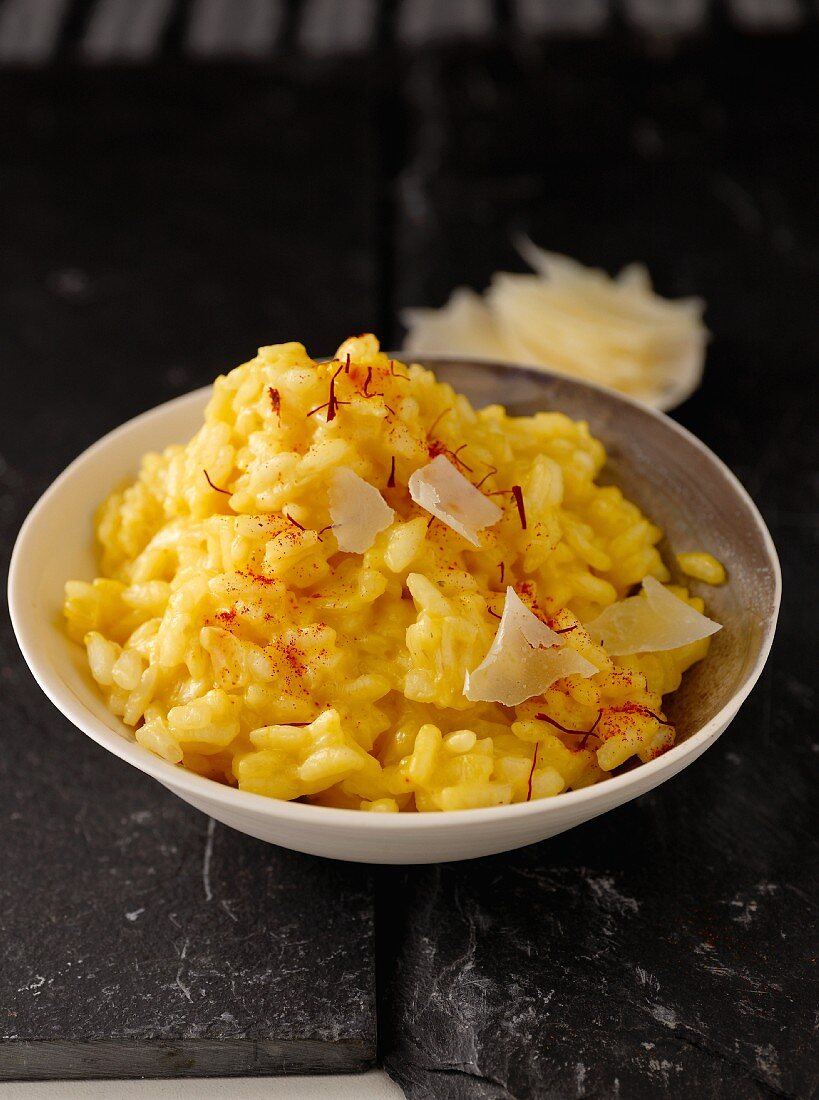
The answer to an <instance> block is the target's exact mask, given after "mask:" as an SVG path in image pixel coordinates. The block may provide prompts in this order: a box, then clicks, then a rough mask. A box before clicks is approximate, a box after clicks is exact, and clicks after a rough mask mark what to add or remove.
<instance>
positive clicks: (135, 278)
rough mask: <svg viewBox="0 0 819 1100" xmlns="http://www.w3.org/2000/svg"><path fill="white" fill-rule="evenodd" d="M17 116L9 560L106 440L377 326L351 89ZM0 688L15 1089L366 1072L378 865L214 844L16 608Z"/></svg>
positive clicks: (11, 219) (214, 95)
mask: <svg viewBox="0 0 819 1100" xmlns="http://www.w3.org/2000/svg"><path fill="white" fill-rule="evenodd" d="M0 97H1V98H2V99H3V101H4V103H5V104H6V105H9V104H13V105H14V107H15V110H13V111H6V112H4V113H3V121H2V123H0V127H2V130H1V131H0V149H2V155H0V217H2V222H3V228H2V239H3V248H2V250H0V287H2V293H0V333H2V337H0V339H2V344H3V350H2V359H3V366H2V371H3V381H4V383H6V385H5V386H4V397H3V405H2V409H0V425H1V428H0V455H2V458H0V524H2V528H1V529H2V555H3V566H4V568H5V565H6V564H7V557H8V552H9V550H10V544H11V541H12V538H13V536H14V534H15V532H16V529H17V527H18V526H19V524H20V522H21V521H22V518H23V515H24V513H25V511H26V509H27V508H28V507H29V506H30V504H31V503H33V501H34V499H35V497H36V495H38V493H39V492H40V491H42V489H44V488H45V486H46V485H47V483H48V482H49V481H50V480H51V479H52V478H53V477H54V476H55V475H56V474H57V473H58V472H59V470H60V469H61V467H62V466H63V465H64V464H65V463H66V462H67V461H68V460H69V459H70V458H72V457H73V456H74V455H75V454H76V453H78V452H79V451H80V450H81V449H82V448H83V447H85V446H86V445H88V444H89V443H91V442H92V441H93V440H94V439H95V438H96V437H97V436H99V435H100V434H101V433H103V432H104V431H106V430H108V429H109V428H112V427H114V426H115V425H116V424H117V423H118V422H120V421H122V420H123V419H125V418H127V417H128V416H131V415H134V414H135V413H137V412H139V411H140V410H142V409H144V408H148V407H150V406H151V405H154V404H156V403H157V402H159V401H162V400H166V399H167V398H169V397H171V396H173V395H175V394H176V393H179V392H182V391H184V390H187V389H190V388H192V387H193V386H195V385H198V384H202V383H204V382H205V381H208V380H210V379H211V378H212V377H213V375H214V374H216V373H217V372H218V371H219V370H221V369H224V368H225V367H229V366H232V365H233V364H234V363H235V362H238V361H240V360H241V359H242V358H243V357H244V358H246V357H249V356H250V355H252V354H253V353H254V351H255V348H256V346H257V345H258V344H260V343H265V342H270V341H271V340H274V339H293V338H299V339H303V340H304V341H306V342H309V343H310V344H311V345H312V346H313V348H314V349H315V350H317V351H321V352H323V351H325V350H328V349H331V348H333V347H334V346H335V342H336V341H337V340H338V339H340V338H341V336H343V335H344V334H345V331H346V327H347V326H348V325H349V326H352V327H353V328H358V329H361V328H365V327H368V326H371V325H372V324H374V321H375V317H374V314H375V311H376V309H377V302H376V297H375V293H374V285H375V274H374V272H375V266H374V260H373V257H374V255H375V249H374V247H373V240H374V228H375V224H376V221H375V217H374V214H373V210H374V209H375V206H376V204H375V203H374V202H373V189H374V186H375V178H376V176H375V168H374V159H373V155H372V153H371V150H372V148H373V142H372V141H371V140H370V139H369V138H368V125H369V123H368V115H369V106H368V102H367V100H366V98H365V97H363V96H359V95H357V94H355V92H351V93H350V95H349V96H348V97H347V99H346V101H345V105H344V106H343V107H341V106H340V105H338V104H335V105H333V106H332V110H331V114H332V121H333V122H334V123H336V124H338V125H337V126H336V125H333V126H330V125H329V121H330V118H329V117H328V111H327V106H326V103H327V99H326V95H325V93H324V91H323V90H322V89H321V88H320V87H315V88H314V87H312V86H309V87H306V88H305V89H304V90H303V91H302V92H301V93H299V95H298V97H297V95H296V90H295V89H294V88H293V87H292V86H291V85H290V84H287V83H282V82H277V81H276V80H275V79H272V78H270V77H269V76H265V77H264V78H263V79H262V78H260V77H259V76H258V75H257V76H255V77H254V75H253V74H251V73H248V72H238V71H237V72H232V71H224V72H213V71H209V72H207V73H205V72H201V73H199V74H198V75H194V74H189V76H188V77H186V76H185V74H180V75H175V74H173V73H171V72H168V73H163V72H159V71H158V72H156V73H152V74H150V76H149V75H147V74H144V73H142V74H136V73H134V74H131V73H125V72H124V73H109V74H89V73H80V72H71V71H68V72H60V71H55V72H48V73H41V74H32V75H28V76H23V75H20V74H17V75H12V74H4V75H3V76H2V77H0ZM297 104H298V109H297ZM313 132H321V133H322V134H323V135H324V138H323V153H322V159H324V158H326V161H327V165H326V167H323V168H322V166H321V165H320V164H319V162H318V159H317V157H316V151H315V148H314V146H313V140H312V137H311V136H310V135H311V134H312V133H313ZM347 158H349V161H350V163H351V164H352V165H353V168H352V169H349V167H348V169H347V170H342V166H343V165H344V164H345V162H346V160H347ZM333 165H335V166H336V167H333ZM328 246H329V247H328ZM3 588H4V590H5V585H4V586H3ZM0 675H2V691H1V692H0V731H1V732H0V737H2V752H0V822H2V824H1V825H0V945H2V958H3V965H2V967H0V1036H2V1040H0V1078H3V1077H20V1076H49V1077H65V1076H91V1075H114V1076H125V1075H142V1074H147V1075H165V1074H173V1075H186V1074H187V1075H202V1074H218V1075H225V1074H244V1073H260V1074H272V1073H281V1072H337V1071H353V1070H360V1069H362V1068H365V1067H367V1066H369V1065H371V1064H372V1062H373V1060H374V1057H375V990H374V945H373V894H372V880H371V876H370V873H369V872H368V871H367V869H365V868H359V867H354V866H345V865H343V864H331V863H327V862H324V861H321V860H318V859H312V858H309V857H306V856H300V855H297V854H292V853H288V852H285V851H283V850H280V849H276V848H272V847H270V846H266V845H264V844H261V843H259V842H256V841H254V840H251V839H250V838H247V837H243V836H241V835H239V834H237V833H233V832H231V831H229V830H227V829H225V828H223V827H222V826H218V825H214V823H213V822H211V823H210V824H209V823H208V819H207V818H205V817H204V816H202V815H201V814H199V813H197V812H196V811H195V810H193V809H190V808H189V807H187V806H185V805H184V804H183V803H182V802H181V801H179V800H178V799H176V798H175V797H173V796H172V795H170V794H169V793H166V792H165V791H163V790H162V788H161V787H160V786H159V785H157V784H155V783H153V782H152V781H150V780H149V779H147V778H146V777H144V776H141V775H139V774H138V773H137V772H135V771H133V770H132V769H129V768H128V767H127V766H126V765H124V764H123V763H121V762H120V761H117V760H115V759H114V758H113V757H110V756H109V755H107V754H106V753H104V752H103V751H102V750H101V749H99V748H97V747H96V746H94V745H92V744H91V742H89V741H88V740H87V739H86V738H84V737H83V736H82V735H81V734H80V733H79V732H77V731H76V730H74V729H73V728H72V727H71V726H70V725H69V724H68V723H67V722H66V721H65V720H63V719H62V718H61V717H60V716H59V715H58V714H57V712H56V711H55V710H54V709H53V708H52V707H51V705H50V704H49V703H48V702H47V700H46V699H45V697H43V696H42V695H41V694H40V693H39V691H38V690H37V688H36V686H35V685H34V683H33V681H32V680H31V678H30V676H29V674H28V672H27V671H26V669H25V667H24V665H23V663H22V660H21V658H20V656H19V654H18V652H17V649H16V645H15V643H14V641H13V638H12V636H11V630H10V627H9V625H8V621H7V617H6V616H3V617H2V619H0ZM0 1092H2V1089H1V1088H0Z"/></svg>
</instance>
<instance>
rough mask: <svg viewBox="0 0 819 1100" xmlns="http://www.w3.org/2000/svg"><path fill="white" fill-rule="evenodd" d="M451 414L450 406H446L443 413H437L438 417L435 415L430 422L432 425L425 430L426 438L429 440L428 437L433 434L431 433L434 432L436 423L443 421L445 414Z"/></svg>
mask: <svg viewBox="0 0 819 1100" xmlns="http://www.w3.org/2000/svg"><path fill="white" fill-rule="evenodd" d="M451 412H452V406H451V405H448V406H447V407H446V408H445V409H444V411H443V412H439V413H438V415H437V416H436V417H435V419H434V420H433V421H432V423H431V424H430V426H429V427H428V428H427V438H429V436H431V435H432V433H433V432H434V431H435V427H436V425H437V423H438V421H439V420H443V418H444V417H445V416H446V414H447V413H451Z"/></svg>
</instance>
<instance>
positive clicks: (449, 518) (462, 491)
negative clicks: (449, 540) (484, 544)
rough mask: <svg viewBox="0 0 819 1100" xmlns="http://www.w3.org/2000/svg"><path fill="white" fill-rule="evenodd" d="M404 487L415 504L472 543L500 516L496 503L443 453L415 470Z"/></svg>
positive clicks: (476, 541) (476, 544)
mask: <svg viewBox="0 0 819 1100" xmlns="http://www.w3.org/2000/svg"><path fill="white" fill-rule="evenodd" d="M407 487H408V489H409V494H410V496H411V497H412V499H413V500H414V501H415V503H416V504H420V505H421V507H422V508H423V509H424V510H425V511H427V512H429V513H430V514H431V515H433V516H435V518H436V519H439V520H440V521H441V522H442V523H445V524H446V525H447V527H451V528H452V530H453V531H457V532H458V534H459V535H463V537H464V538H465V539H466V541H467V542H470V543H472V545H473V546H477V547H480V545H481V542H480V539H479V538H478V532H479V531H481V530H482V529H483V528H484V527H491V526H492V524H493V523H497V522H498V520H499V519H500V518H501V516H502V515H503V512H502V510H501V509H500V508H499V507H498V506H497V504H495V502H494V501H492V500H489V498H488V497H485V496H484V495H483V493H482V492H481V491H480V489H476V488H475V486H474V485H473V484H472V482H471V481H468V480H467V479H466V478H465V477H464V476H463V474H461V473H459V472H458V470H456V469H455V467H454V466H453V465H452V463H451V462H450V461H449V459H448V458H445V457H444V455H438V456H437V458H433V460H432V462H430V463H429V464H428V465H427V466H422V467H421V469H420V470H416V471H415V473H414V474H412V476H411V477H410V479H409V481H408V483H407Z"/></svg>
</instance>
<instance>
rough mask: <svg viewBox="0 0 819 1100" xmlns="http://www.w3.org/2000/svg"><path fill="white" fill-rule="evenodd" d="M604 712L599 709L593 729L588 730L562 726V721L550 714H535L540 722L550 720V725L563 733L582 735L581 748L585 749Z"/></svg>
mask: <svg viewBox="0 0 819 1100" xmlns="http://www.w3.org/2000/svg"><path fill="white" fill-rule="evenodd" d="M602 714H603V711H602V710H598V712H597V717H596V718H595V720H594V724H593V725H592V727H591V729H588V730H570V729H569V728H568V727H567V726H561V724H560V722H556V721H555V719H554V718H550V717H549V715H548V714H540V713H538V714H536V715H535V718H537V719H538V721H540V722H548V723H549V725H550V726H554V727H555V729H558V730H560V732H561V733H569V734H572V735H574V736H576V737H582V738H583V740H582V741H581V742H580V746H579V747H580V748H581V749H584V748H585V747H586V741H588V739H589V738H590V737H591V735H592V734H593V733H594V731H595V730H596V729H597V726H598V723H599V722H600V718H601V716H602Z"/></svg>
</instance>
